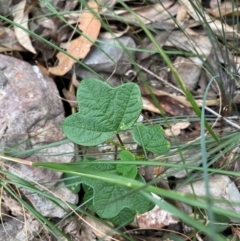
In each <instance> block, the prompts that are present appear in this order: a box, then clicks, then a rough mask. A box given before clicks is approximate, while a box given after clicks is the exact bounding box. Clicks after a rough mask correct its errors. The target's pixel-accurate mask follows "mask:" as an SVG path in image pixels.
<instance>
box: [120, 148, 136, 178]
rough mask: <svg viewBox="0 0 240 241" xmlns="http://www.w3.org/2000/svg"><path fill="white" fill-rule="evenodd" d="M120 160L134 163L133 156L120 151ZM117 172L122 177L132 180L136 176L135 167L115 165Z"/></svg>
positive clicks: (127, 152)
mask: <svg viewBox="0 0 240 241" xmlns="http://www.w3.org/2000/svg"><path fill="white" fill-rule="evenodd" d="M119 156H120V159H121V160H122V161H123V162H124V161H135V156H134V155H133V154H132V153H131V152H129V151H126V150H124V151H121V152H120V154H119ZM116 170H117V172H118V173H121V174H122V175H123V176H124V177H129V178H132V179H134V178H135V177H136V176H137V173H138V171H137V165H134V164H133V165H129V164H128V165H126V164H117V169H116Z"/></svg>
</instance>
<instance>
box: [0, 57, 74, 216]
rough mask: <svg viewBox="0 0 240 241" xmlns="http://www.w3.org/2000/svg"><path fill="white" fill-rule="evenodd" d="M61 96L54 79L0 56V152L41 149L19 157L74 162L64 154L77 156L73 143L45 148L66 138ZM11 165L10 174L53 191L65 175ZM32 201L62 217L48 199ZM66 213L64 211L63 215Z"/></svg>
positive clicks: (66, 195)
mask: <svg viewBox="0 0 240 241" xmlns="http://www.w3.org/2000/svg"><path fill="white" fill-rule="evenodd" d="M58 96H59V93H58V91H57V88H56V85H55V83H54V82H53V80H52V79H51V78H49V77H47V76H44V75H43V74H42V73H41V72H40V70H39V69H38V67H37V66H31V65H30V64H28V63H26V62H24V61H22V60H19V59H16V58H13V57H9V56H5V55H0V151H5V153H6V155H14V153H16V152H18V153H21V151H22V152H23V153H24V151H25V150H31V149H36V148H38V149H40V151H36V152H34V153H33V154H32V155H30V154H25V155H21V156H20V157H21V158H24V159H28V160H30V161H33V162H34V161H45V162H53V161H54V162H59V163H61V162H71V161H72V159H73V156H72V155H64V153H74V145H73V143H67V142H65V143H64V142H63V143H61V144H58V145H52V146H51V147H45V148H44V146H45V145H47V144H51V143H55V142H57V141H61V140H63V139H64V138H65V136H64V134H63V132H62V129H61V126H60V123H61V122H62V121H63V120H64V109H63V105H62V102H61V100H60V98H59V97H58ZM8 164H9V165H11V167H9V171H11V172H12V173H14V174H15V175H17V176H19V177H22V178H23V179H25V180H27V181H29V182H33V181H34V182H36V183H41V182H44V184H43V185H44V187H46V183H47V184H48V188H51V190H52V189H53V188H54V190H56V185H57V182H58V179H60V178H61V176H62V173H58V172H54V171H51V170H47V169H43V168H35V167H32V166H26V165H23V164H20V163H17V164H15V163H8ZM36 183H35V184H36ZM40 187H41V185H40ZM22 191H23V192H24V194H25V195H26V196H27V195H30V194H31V195H32V193H29V191H28V190H26V189H22ZM58 191H59V190H57V192H58ZM54 192H55V191H54ZM63 194H64V195H63ZM31 195H30V196H31ZM34 195H35V194H34ZM36 195H37V194H36ZM60 196H61V197H63V200H65V201H70V200H71V202H72V203H74V204H76V203H77V201H78V197H77V195H75V194H72V193H70V192H68V191H66V190H64V191H63V193H60ZM29 199H30V198H29ZM39 199H41V198H39ZM30 201H31V202H32V205H33V206H34V207H35V208H36V209H37V210H38V211H40V212H41V213H43V214H46V213H48V214H49V215H50V217H60V216H59V207H58V206H56V205H55V204H54V205H53V203H52V202H50V201H48V200H46V202H42V203H41V202H39V200H37V199H36V200H35V199H34V198H32V199H31V200H30ZM47 202H48V204H47ZM49 205H52V208H51V214H50V213H49V211H47V210H44V208H45V207H46V208H48V206H49ZM64 213H65V212H62V215H64Z"/></svg>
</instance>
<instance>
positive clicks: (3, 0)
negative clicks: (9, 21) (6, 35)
mask: <svg viewBox="0 0 240 241" xmlns="http://www.w3.org/2000/svg"><path fill="white" fill-rule="evenodd" d="M0 6H1V8H0V15H3V16H6V15H8V14H9V12H10V11H9V9H10V7H11V6H12V1H9V0H0Z"/></svg>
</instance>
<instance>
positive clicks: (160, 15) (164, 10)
mask: <svg viewBox="0 0 240 241" xmlns="http://www.w3.org/2000/svg"><path fill="white" fill-rule="evenodd" d="M174 2H175V1H173V0H169V1H167V2H163V3H155V4H152V5H147V6H141V7H137V8H132V11H133V12H134V14H132V12H129V11H128V10H117V11H114V12H113V13H112V14H113V16H116V15H118V16H120V17H121V18H123V19H124V21H131V22H133V23H136V20H137V21H138V22H141V23H143V24H149V23H152V22H162V21H163V20H165V19H168V18H169V12H168V9H169V8H170V7H171V6H172V5H173V4H174ZM136 16H137V17H136Z"/></svg>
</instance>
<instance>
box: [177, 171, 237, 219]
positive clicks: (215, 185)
mask: <svg viewBox="0 0 240 241" xmlns="http://www.w3.org/2000/svg"><path fill="white" fill-rule="evenodd" d="M192 187H193V189H194V195H197V196H205V195H206V192H205V183H204V180H200V181H197V182H194V183H191V185H190V184H187V185H184V186H181V187H180V188H177V189H176V191H180V192H183V193H191V194H193V191H192ZM209 189H210V193H211V197H212V198H213V199H218V200H222V201H221V202H220V201H214V203H213V205H214V206H216V207H221V208H223V209H226V210H230V211H233V212H236V213H240V207H239V205H237V203H239V201H240V193H239V191H238V189H237V187H236V185H235V184H234V182H232V181H231V179H230V178H229V177H228V176H223V175H213V176H210V177H209ZM227 202H230V203H231V204H229V203H227ZM234 203H235V204H234ZM232 221H236V220H232ZM236 222H239V220H237V221H236Z"/></svg>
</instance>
